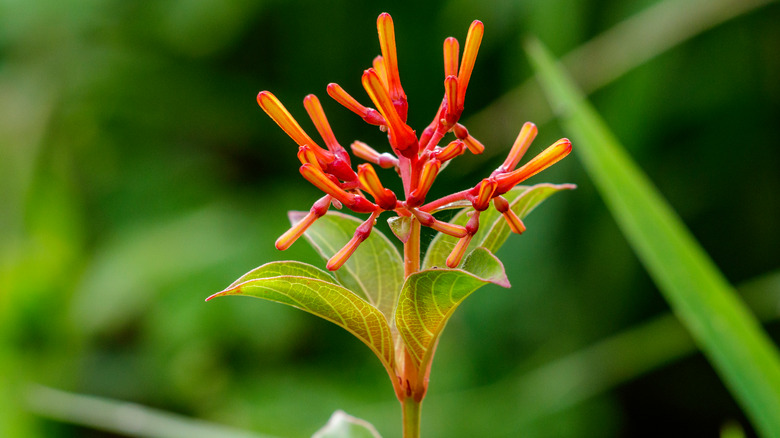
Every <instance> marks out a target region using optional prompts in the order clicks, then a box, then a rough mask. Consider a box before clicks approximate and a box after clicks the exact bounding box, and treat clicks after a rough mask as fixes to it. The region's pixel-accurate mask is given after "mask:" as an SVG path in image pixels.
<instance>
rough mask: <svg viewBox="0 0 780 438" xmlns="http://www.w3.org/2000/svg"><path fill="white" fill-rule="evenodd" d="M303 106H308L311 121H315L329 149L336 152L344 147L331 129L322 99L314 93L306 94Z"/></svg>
mask: <svg viewBox="0 0 780 438" xmlns="http://www.w3.org/2000/svg"><path fill="white" fill-rule="evenodd" d="M303 107H304V108H306V112H307V113H309V117H311V121H312V122H314V126H315V127H316V128H317V132H319V133H320V136H322V139H323V140H324V141H325V146H327V147H328V150H329V151H331V152H336V151H339V150H342V149H344V148H343V147H341V145H340V144H339V142H338V141H336V136H335V135H333V130H332V129H330V123H328V119H327V117H325V111H323V110H322V104H320V100H319V99H317V96H315V95H313V94H309V95H308V96H306V97H305V98H304V99H303Z"/></svg>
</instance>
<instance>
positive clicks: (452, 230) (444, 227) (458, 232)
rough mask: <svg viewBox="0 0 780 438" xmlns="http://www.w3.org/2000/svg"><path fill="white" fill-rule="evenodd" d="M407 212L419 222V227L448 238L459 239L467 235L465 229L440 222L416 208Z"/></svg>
mask: <svg viewBox="0 0 780 438" xmlns="http://www.w3.org/2000/svg"><path fill="white" fill-rule="evenodd" d="M409 211H410V212H411V213H412V214H413V215H414V217H416V218H417V220H418V221H420V224H421V225H424V226H426V227H429V228H432V229H434V230H436V231H439V232H442V233H444V234H447V235H449V236H453V237H457V238H459V239H460V238H461V237H464V236H466V235H467V234H468V232H467V231H466V228H465V227H462V226H460V225H455V224H451V223H449V222H442V221H440V220H437V219H436V218H435V217H433V215H432V214H430V213H427V212H424V211H420V210H418V209H416V208H409Z"/></svg>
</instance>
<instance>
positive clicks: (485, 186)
mask: <svg viewBox="0 0 780 438" xmlns="http://www.w3.org/2000/svg"><path fill="white" fill-rule="evenodd" d="M497 186H498V183H496V180H495V179H493V178H485V179H483V180H482V182H481V183H480V184H479V193H478V194H477V196H476V198H475V199H474V200H473V201H471V205H472V206H474V210H477V211H485V210H487V208H488V206H490V199H491V198H492V197H493V193H494V192H495V191H496V187H497Z"/></svg>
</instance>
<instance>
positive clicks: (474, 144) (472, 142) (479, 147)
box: [452, 123, 485, 155]
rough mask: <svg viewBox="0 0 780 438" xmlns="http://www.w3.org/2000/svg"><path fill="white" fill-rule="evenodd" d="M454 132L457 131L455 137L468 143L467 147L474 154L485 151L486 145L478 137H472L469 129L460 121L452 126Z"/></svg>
mask: <svg viewBox="0 0 780 438" xmlns="http://www.w3.org/2000/svg"><path fill="white" fill-rule="evenodd" d="M452 132H454V133H455V137H457V138H459V139H460V140H463V142H464V143H465V144H466V147H467V148H468V149H469V151H470V152H471V153H472V154H475V155H479V154H481V153H482V152H484V151H485V145H483V144H482V143H480V141H479V140H477V139H476V138H474V137H472V136H471V135H470V134H469V130H468V129H466V127H465V126H463V125H461V124H460V123H456V124H455V126H454V127H453V128H452Z"/></svg>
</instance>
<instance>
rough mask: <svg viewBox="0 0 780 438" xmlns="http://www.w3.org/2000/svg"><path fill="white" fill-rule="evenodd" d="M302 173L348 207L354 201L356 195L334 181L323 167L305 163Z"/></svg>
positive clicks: (316, 185)
mask: <svg viewBox="0 0 780 438" xmlns="http://www.w3.org/2000/svg"><path fill="white" fill-rule="evenodd" d="M300 172H301V175H303V177H304V178H305V179H306V181H309V182H310V183H312V184H313V185H314V186H315V187H317V188H318V189H320V190H322V191H323V192H325V193H326V194H328V195H330V196H333V197H334V198H335V199H336V200H338V201H339V202H341V203H343V204H345V205H346V206H347V207H349V206H350V204H352V203H353V202H354V197H355V196H356V195H353V194H350V193H347V192H346V191H344V189H342V188H341V187H339V185H338V184H337V183H336V182H335V181H333V180H332V179H331V178H330V177H328V175H326V174H325V173H324V172H323V171H322V170H321V169H318V168H316V167H314V166H313V165H311V164H304V165H302V166H301V168H300Z"/></svg>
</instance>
